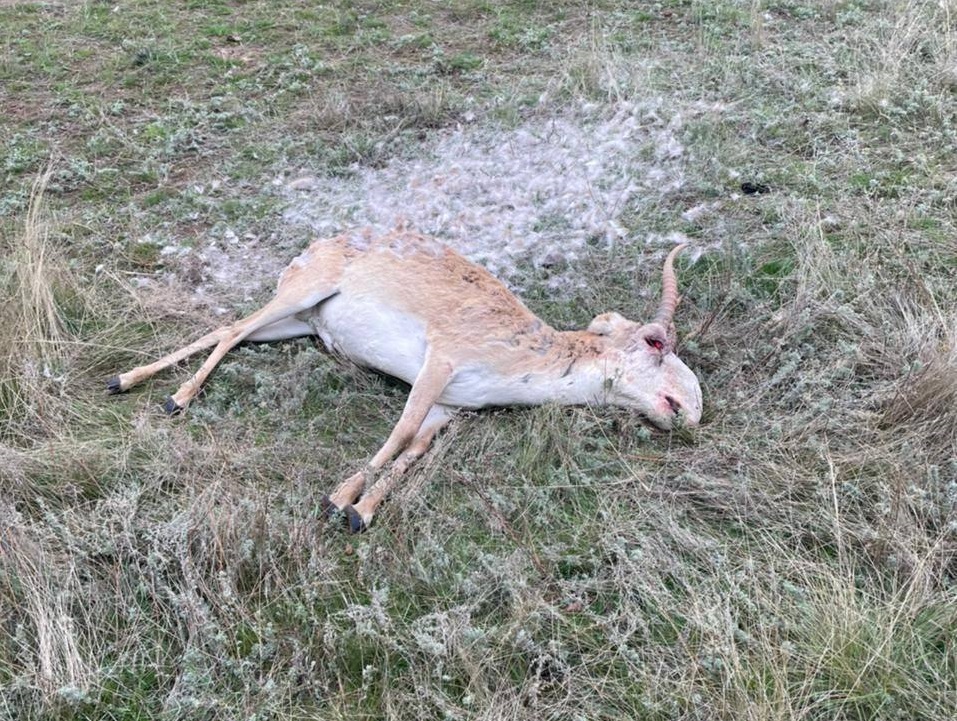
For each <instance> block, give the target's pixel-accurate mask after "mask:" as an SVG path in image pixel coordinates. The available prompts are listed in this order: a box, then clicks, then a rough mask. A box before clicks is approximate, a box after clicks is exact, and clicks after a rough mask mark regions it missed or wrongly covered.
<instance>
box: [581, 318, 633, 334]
mask: <svg viewBox="0 0 957 721" xmlns="http://www.w3.org/2000/svg"><path fill="white" fill-rule="evenodd" d="M636 325H637V324H636V323H633V322H632V321H630V320H628V319H627V318H625V317H624V316H623V315H621V314H620V313H602V314H601V315H596V316H595V319H594V320H593V321H592V322H591V323H589V324H588V332H589V333H594V334H595V335H619V334H621V333H628V332H630V331H631V330H632V329H634V328H635V326H636Z"/></svg>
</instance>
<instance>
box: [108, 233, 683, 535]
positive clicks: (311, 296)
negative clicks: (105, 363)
mask: <svg viewBox="0 0 957 721" xmlns="http://www.w3.org/2000/svg"><path fill="white" fill-rule="evenodd" d="M682 247H683V246H680V245H679V246H677V247H676V248H674V250H672V251H671V253H670V254H669V255H668V257H667V259H666V260H665V264H664V270H663V278H662V284H663V288H662V297H661V304H660V305H659V307H658V312H657V313H656V314H655V316H654V318H653V319H652V320H651V322H650V323H647V324H645V325H640V324H638V323H633V322H632V321H629V320H626V319H625V318H624V317H622V316H621V315H619V314H618V313H604V314H602V315H599V316H598V317H596V318H595V319H594V320H593V321H592V322H591V324H590V325H589V326H588V328H587V329H586V330H583V331H564V332H562V331H556V330H555V329H553V328H551V327H550V326H549V325H548V324H547V323H544V322H543V321H541V320H539V319H538V318H537V317H536V316H535V315H534V314H533V313H532V312H531V311H530V310H528V308H526V307H525V306H524V305H523V304H522V302H521V301H520V300H519V299H518V298H516V297H515V296H514V295H513V294H512V293H511V292H509V291H508V289H507V288H506V287H505V286H504V285H503V284H502V283H501V282H499V281H498V280H497V279H496V278H494V277H493V276H492V275H491V274H490V273H489V272H488V271H486V270H485V269H484V268H481V267H479V266H478V265H475V264H474V263H471V262H469V261H467V260H466V259H465V258H463V257H462V256H460V255H458V254H457V253H455V252H454V251H452V250H450V249H449V248H447V247H445V246H443V245H441V244H440V243H439V242H437V241H435V240H432V239H430V238H426V237H423V236H421V235H418V234H415V233H411V232H407V231H405V230H404V229H403V230H397V231H394V232H392V233H390V234H387V235H385V236H380V237H374V236H373V234H372V233H371V231H365V232H361V233H353V234H344V235H339V236H336V237H334V238H328V239H322V240H317V241H315V242H314V243H313V244H312V245H311V246H309V248H308V249H307V250H306V251H305V252H304V253H303V254H302V255H300V256H299V257H298V258H296V259H295V260H293V261H292V263H290V264H289V267H288V268H286V270H285V271H283V273H282V276H281V277H280V279H279V286H278V289H277V291H276V295H275V297H274V298H273V299H272V300H271V301H270V302H269V303H267V304H266V305H265V306H263V307H262V308H261V309H260V310H258V311H256V312H255V313H253V314H252V315H250V316H249V317H247V318H244V319H242V320H239V321H236V322H235V323H232V324H231V325H226V326H223V327H222V328H219V329H217V330H214V331H213V332H212V333H209V334H207V335H205V336H203V337H202V338H200V339H199V340H197V341H195V342H194V343H191V344H190V345H188V346H186V347H185V348H181V349H180V350H178V351H176V352H174V353H170V354H169V355H168V356H166V357H165V358H161V359H160V360H158V361H156V362H155V363H151V364H149V365H145V366H140V367H138V368H134V369H133V370H131V371H129V372H127V373H123V374H121V375H119V376H114V377H113V378H112V379H110V381H109V382H108V387H109V390H110V391H112V392H114V393H119V392H121V391H125V390H127V389H129V388H131V387H132V386H134V385H136V384H137V383H139V382H141V381H143V380H144V379H146V378H149V377H150V376H151V375H153V374H154V373H156V372H158V371H161V370H163V369H164V368H168V367H169V366H171V365H173V364H174V363H178V362H179V361H181V360H183V359H184V358H186V357H188V356H191V355H192V354H194V353H196V352H198V351H201V350H203V349H204V348H209V347H210V346H214V345H215V346H216V347H215V349H214V350H213V352H212V353H211V354H210V356H209V358H207V359H206V362H205V363H203V365H202V367H201V368H200V369H199V371H197V372H196V374H195V375H194V376H193V377H192V378H190V379H189V380H187V381H186V382H185V383H184V384H183V385H182V386H180V388H179V390H178V391H176V393H174V394H173V395H172V396H171V397H170V398H168V399H167V400H166V406H165V407H166V410H167V412H169V413H174V412H176V411H180V410H182V409H184V408H185V407H186V406H187V405H188V404H189V402H190V401H191V400H192V399H193V398H194V397H195V396H196V394H197V392H198V391H199V389H200V386H202V384H203V382H204V381H205V380H206V377H207V376H208V375H209V373H210V371H212V370H213V368H215V367H216V364H217V363H219V361H220V360H222V358H223V356H224V355H225V354H226V353H227V352H228V351H229V350H230V349H231V348H232V347H233V346H235V345H236V344H237V343H239V342H240V341H244V340H250V341H277V340H283V339H286V338H294V337H297V336H304V335H318V336H319V337H320V338H321V339H322V342H323V343H324V344H325V346H326V347H327V348H328V349H329V350H330V351H332V352H334V353H339V354H341V355H343V356H345V357H346V358H349V359H350V360H353V361H355V362H356V363H358V364H360V365H363V366H367V367H369V368H374V369H376V370H379V371H382V372H383V373H388V374H389V375H392V376H395V377H397V378H401V379H402V380H404V381H406V382H407V383H410V384H411V385H412V390H411V392H410V393H409V398H408V401H407V402H406V405H405V409H404V410H403V411H402V416H401V417H400V418H399V422H398V423H396V425H395V428H394V429H393V430H392V433H391V434H389V438H388V440H387V441H386V442H385V445H384V446H382V448H381V449H380V450H379V452H378V453H376V454H375V455H374V456H373V457H372V460H371V461H370V462H369V464H368V465H367V466H366V467H365V468H364V469H363V470H361V471H359V472H358V473H356V474H355V475H354V476H352V477H350V478H348V479H346V480H345V481H344V482H343V483H342V484H340V486H339V487H338V488H337V489H336V490H335V492H334V493H332V495H330V496H325V497H323V505H324V508H325V510H326V511H327V512H328V513H332V512H333V511H334V510H336V509H338V510H341V511H344V512H345V514H346V516H347V518H348V519H349V526H350V528H351V529H352V530H353V531H361V530H363V529H365V528H366V527H367V526H368V525H369V523H371V521H372V517H373V515H374V514H375V511H376V508H378V506H379V504H380V503H381V502H382V499H383V498H385V496H386V495H387V494H388V493H389V491H390V490H391V489H392V487H393V486H394V485H395V483H396V481H397V480H398V479H399V477H400V476H401V475H402V474H403V473H404V472H405V471H406V469H407V468H408V467H409V464H411V463H412V462H413V461H414V460H416V459H417V458H419V457H420V456H421V455H422V454H423V453H425V452H426V451H427V450H428V448H429V445H430V443H431V442H432V439H433V438H434V437H435V434H436V433H437V432H438V431H439V430H440V429H441V428H442V427H443V426H444V425H445V424H446V423H448V422H449V420H450V418H451V417H452V414H453V413H454V412H455V410H456V409H458V408H484V407H485V406H506V405H537V404H541V403H562V404H566V405H585V404H597V405H603V404H611V405H616V406H624V407H626V408H632V409H634V410H635V411H637V412H639V413H641V414H643V415H644V416H646V417H647V418H648V419H650V420H651V422H652V423H654V424H655V425H657V426H659V427H660V428H663V429H670V428H672V427H674V426H675V425H676V424H677V423H683V424H684V425H685V426H693V425H696V424H697V423H698V421H699V420H700V418H701V388H700V387H699V385H698V379H697V378H696V377H695V375H694V373H692V372H691V370H690V369H689V368H688V366H686V365H685V364H684V363H682V362H681V360H679V359H678V357H677V356H676V355H675V337H674V326H673V324H672V316H673V315H674V311H675V308H676V306H677V305H678V289H677V281H676V279H675V272H674V258H675V255H677V253H678V252H679V251H680V250H681V249H682ZM397 456H398V457H397ZM393 459H395V460H394V461H393ZM389 461H393V462H392V466H391V468H390V469H389V471H388V472H387V473H386V474H385V475H384V476H383V477H382V478H380V479H379V480H378V481H377V482H375V483H374V485H371V486H370V485H369V484H370V483H372V482H373V481H374V479H375V476H376V475H377V473H378V472H379V471H381V470H382V468H383V467H384V466H385V465H386V464H387V463H389Z"/></svg>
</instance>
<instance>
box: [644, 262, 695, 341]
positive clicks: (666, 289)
mask: <svg viewBox="0 0 957 721" xmlns="http://www.w3.org/2000/svg"><path fill="white" fill-rule="evenodd" d="M687 245H688V244H687V243H682V244H681V245H677V246H675V247H674V249H673V250H672V251H671V252H670V253H668V257H667V258H665V267H664V268H662V270H661V303H660V304H659V306H658V312H657V313H655V317H654V319H653V320H652V321H651V322H652V323H660V324H661V325H663V326H664V327H665V328H667V327H669V325H670V324H671V319H672V317H673V316H674V314H675V308H677V307H678V279H677V278H676V277H675V256H676V255H678V253H680V252H681V251H682V250H684V248H685V247H687Z"/></svg>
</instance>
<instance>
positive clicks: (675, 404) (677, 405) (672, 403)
mask: <svg viewBox="0 0 957 721" xmlns="http://www.w3.org/2000/svg"><path fill="white" fill-rule="evenodd" d="M665 400H666V401H668V405H669V406H671V410H672V411H673V412H674V414H675V415H678V411H680V410H681V403H679V402H678V401H677V400H676V399H675V398H673V397H672V396H665Z"/></svg>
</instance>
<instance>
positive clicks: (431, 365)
mask: <svg viewBox="0 0 957 721" xmlns="http://www.w3.org/2000/svg"><path fill="white" fill-rule="evenodd" d="M451 377H452V366H451V364H449V363H448V362H445V361H436V360H434V359H430V358H426V361H425V364H424V365H423V366H422V370H420V371H419V375H418V377H417V378H416V379H415V383H413V384H412V391H411V392H410V393H409V399H408V400H407V401H406V404H405V408H404V409H403V411H402V416H401V417H400V418H399V422H398V423H396V424H395V428H393V429H392V433H390V434H389V438H388V440H387V441H386V442H385V445H384V446H382V448H381V449H379V452H378V453H376V454H375V456H373V457H372V460H371V461H369V465H368V466H367V467H366V468H365V469H363V470H362V471H360V472H359V473H356V474H355V475H353V476H350V477H349V478H347V479H346V480H345V481H344V482H343V483H342V484H340V485H339V487H338V488H337V489H336V490H335V492H333V493H332V495H330V496H323V498H322V500H321V501H320V504H321V506H322V509H323V511H324V512H325V513H326V514H327V515H331V514H332V513H334V512H335V511H337V510H343V509H345V508H346V507H347V506H349V505H351V504H352V503H354V502H355V500H356V498H358V497H359V495H360V494H361V493H362V491H363V489H364V488H365V485H366V483H367V482H368V481H370V480H371V479H372V477H373V476H374V474H375V473H377V472H378V471H379V470H380V469H381V468H382V467H383V466H384V465H385V464H386V463H388V462H389V461H391V460H392V459H393V458H394V457H395V456H396V454H398V453H399V452H400V451H402V450H403V449H405V448H406V447H407V446H409V444H411V443H412V442H413V441H414V440H415V439H416V437H417V436H418V434H419V432H420V429H421V428H422V426H423V423H424V422H425V420H426V417H427V416H428V415H429V411H430V410H431V409H432V407H433V406H434V405H435V402H436V401H437V400H438V398H439V396H440V395H442V391H443V390H445V386H446V385H447V384H448V382H449V379H450V378H451Z"/></svg>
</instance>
